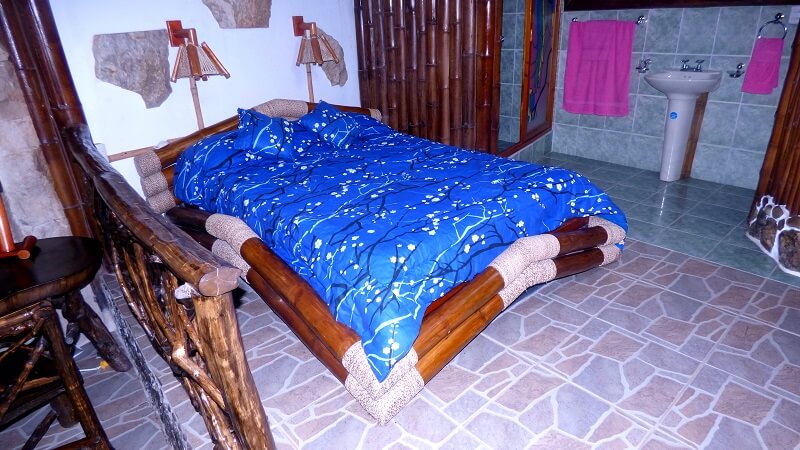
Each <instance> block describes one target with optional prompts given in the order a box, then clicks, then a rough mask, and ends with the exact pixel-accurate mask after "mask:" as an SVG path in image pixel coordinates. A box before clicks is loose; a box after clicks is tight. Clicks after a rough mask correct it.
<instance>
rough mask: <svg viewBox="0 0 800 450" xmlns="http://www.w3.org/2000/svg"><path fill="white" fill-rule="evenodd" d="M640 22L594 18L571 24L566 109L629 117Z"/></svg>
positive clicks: (572, 111) (565, 81)
mask: <svg viewBox="0 0 800 450" xmlns="http://www.w3.org/2000/svg"><path fill="white" fill-rule="evenodd" d="M635 29H636V23H635V22H632V21H625V22H620V21H616V20H591V21H588V22H572V23H570V24H569V44H568V45H567V67H566V69H565V74H564V110H566V111H568V112H571V113H573V114H597V115H600V116H627V115H628V91H629V90H630V79H631V56H632V54H633V33H634V31H635Z"/></svg>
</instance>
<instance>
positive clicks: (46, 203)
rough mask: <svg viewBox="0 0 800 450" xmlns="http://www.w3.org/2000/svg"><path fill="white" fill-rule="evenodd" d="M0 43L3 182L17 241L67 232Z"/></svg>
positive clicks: (0, 177) (0, 178)
mask: <svg viewBox="0 0 800 450" xmlns="http://www.w3.org/2000/svg"><path fill="white" fill-rule="evenodd" d="M8 58H9V55H8V51H7V50H6V48H5V47H4V46H3V44H2V43H0V182H2V184H3V190H4V193H3V199H4V201H5V205H6V209H7V210H8V215H9V221H10V222H11V230H12V232H13V234H14V238H15V240H17V241H19V240H22V238H23V237H25V236H27V235H34V236H36V237H38V238H45V237H54V236H68V235H70V234H72V233H71V232H70V228H69V223H68V222H67V219H66V217H64V210H63V207H62V206H61V203H60V201H59V200H58V197H57V196H56V193H55V190H54V189H53V185H52V182H51V178H50V172H49V170H48V169H47V164H46V162H45V160H44V156H43V155H42V152H41V149H40V148H39V138H38V136H37V135H36V132H35V130H34V128H33V122H32V121H31V117H30V114H29V113H28V106H27V104H26V103H25V98H24V97H23V94H22V91H21V90H20V87H19V82H18V80H17V74H16V73H15V69H14V65H13V64H12V62H11V61H9V59H8Z"/></svg>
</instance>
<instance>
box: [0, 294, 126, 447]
mask: <svg viewBox="0 0 800 450" xmlns="http://www.w3.org/2000/svg"><path fill="white" fill-rule="evenodd" d="M2 314H3V315H2V316H0V429H2V428H5V427H6V426H8V425H9V424H11V423H13V422H15V421H16V420H17V419H20V418H21V417H23V416H25V415H27V414H28V413H30V412H32V411H33V410H35V409H38V408H40V407H41V406H43V405H45V404H47V403H50V405H51V406H52V408H53V411H51V412H49V413H48V414H47V415H46V416H45V418H44V419H43V420H42V422H41V423H40V424H39V425H38V426H37V427H36V429H35V430H34V431H33V433H32V435H31V436H30V438H29V439H28V441H27V442H26V443H25V446H24V447H23V449H32V448H34V447H35V446H36V445H37V444H38V443H39V441H40V440H41V438H42V437H43V436H44V435H45V434H46V433H47V430H48V429H49V428H50V425H51V424H52V423H53V421H54V420H55V419H56V418H57V419H58V420H59V423H60V424H61V425H62V426H64V427H68V426H72V425H74V424H75V423H80V424H81V427H83V431H84V434H85V437H84V438H82V439H79V440H77V441H74V442H71V443H69V444H65V445H63V446H62V447H59V448H100V449H107V448H110V444H109V442H108V437H107V436H106V434H105V432H104V431H103V428H102V427H101V425H100V421H99V420H98V418H97V415H96V414H95V412H94V409H92V405H91V403H90V402H89V397H88V396H87V395H86V391H85V390H84V389H83V385H82V383H81V378H80V375H79V373H78V369H77V367H76V365H75V361H74V360H73V359H72V354H71V352H70V349H69V348H67V346H66V344H65V343H64V336H63V334H62V332H61V326H60V325H59V322H58V317H57V316H56V314H55V311H54V309H53V306H52V304H51V303H50V302H49V301H46V300H45V301H40V302H37V303H34V304H32V305H29V306H27V307H24V308H21V309H15V310H12V311H5V312H2Z"/></svg>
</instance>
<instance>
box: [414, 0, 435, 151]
mask: <svg viewBox="0 0 800 450" xmlns="http://www.w3.org/2000/svg"><path fill="white" fill-rule="evenodd" d="M430 1H433V0H417V68H418V71H417V86H418V87H417V94H418V95H417V97H416V98H415V99H414V100H415V101H416V102H417V104H418V106H417V107H418V108H419V114H420V127H419V134H417V136H420V137H423V138H430V137H431V133H432V131H431V130H432V129H433V127H432V125H431V121H432V120H433V119H432V118H431V117H430V116H429V114H428V97H427V95H428V83H429V79H428V66H427V63H428V57H427V49H428V23H427V16H426V12H425V11H426V10H427V9H428V3H429V2H430Z"/></svg>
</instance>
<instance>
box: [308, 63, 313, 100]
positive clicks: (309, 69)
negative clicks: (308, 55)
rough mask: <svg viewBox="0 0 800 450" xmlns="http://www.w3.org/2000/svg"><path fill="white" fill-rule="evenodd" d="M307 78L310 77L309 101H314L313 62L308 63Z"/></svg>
mask: <svg viewBox="0 0 800 450" xmlns="http://www.w3.org/2000/svg"><path fill="white" fill-rule="evenodd" d="M306 78H307V79H308V101H310V102H311V103H314V83H312V82H311V63H306Z"/></svg>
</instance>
